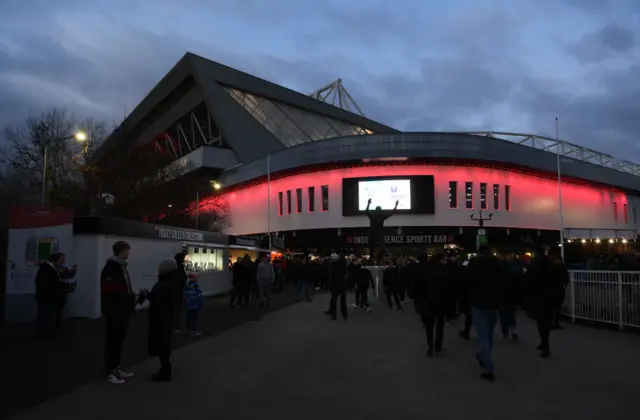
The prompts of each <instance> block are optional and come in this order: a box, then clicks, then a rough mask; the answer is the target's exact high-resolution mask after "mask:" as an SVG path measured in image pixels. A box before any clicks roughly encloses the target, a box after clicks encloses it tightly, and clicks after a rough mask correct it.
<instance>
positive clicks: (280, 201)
mask: <svg viewBox="0 0 640 420" xmlns="http://www.w3.org/2000/svg"><path fill="white" fill-rule="evenodd" d="M283 198H284V197H283V196H282V191H280V192H279V193H278V216H282V213H283V210H284V203H283V201H284V200H283Z"/></svg>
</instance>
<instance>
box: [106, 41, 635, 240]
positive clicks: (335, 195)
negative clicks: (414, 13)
mask: <svg viewBox="0 0 640 420" xmlns="http://www.w3.org/2000/svg"><path fill="white" fill-rule="evenodd" d="M317 97H318V95H316V97H313V96H310V95H304V94H301V93H298V92H294V91H292V90H289V89H286V88H284V87H282V86H278V85H276V84H273V83H270V82H267V81H265V80H262V79H259V78H257V77H254V76H251V75H249V74H246V73H243V72H240V71H238V70H234V69H232V68H229V67H226V66H223V65H221V64H218V63H215V62H212V61H210V60H207V59H205V58H202V57H199V56H196V55H193V54H190V53H188V54H186V55H185V56H184V57H183V58H182V59H181V60H180V61H179V62H178V63H177V64H176V65H175V66H174V68H173V69H172V70H171V71H170V72H169V73H168V74H167V75H166V76H165V77H164V78H163V79H162V80H161V81H160V82H159V84H158V85H157V86H156V87H155V88H154V89H153V90H152V91H151V92H150V93H149V94H148V95H147V97H146V98H145V99H144V100H143V101H142V102H141V103H140V104H139V105H138V106H137V107H136V108H135V110H134V111H133V112H132V113H131V114H130V115H129V116H128V117H127V118H126V119H125V121H124V122H123V124H122V126H121V127H120V128H119V129H117V130H116V132H114V134H113V135H112V136H111V137H110V138H109V139H108V140H107V141H106V142H105V144H104V145H103V147H102V148H101V149H100V150H99V151H98V153H97V154H96V156H95V157H94V160H95V162H96V163H98V164H104V163H105V162H108V161H109V159H113V158H117V155H118V153H119V151H121V150H122V149H123V148H130V147H131V148H138V147H153V148H154V149H155V150H156V151H157V152H158V153H170V154H172V155H173V156H174V157H175V165H178V166H179V167H181V168H183V169H184V171H183V177H184V182H186V183H191V182H193V183H197V182H202V181H203V180H205V181H215V182H216V183H219V184H220V185H221V186H222V188H221V189H220V190H219V191H216V192H213V191H212V192H211V194H210V195H209V196H207V195H205V194H203V195H202V196H201V197H200V198H199V200H198V207H199V209H200V208H201V209H205V208H206V207H207V203H208V201H216V202H220V201H222V202H224V203H225V204H226V208H227V211H228V213H229V218H230V225H229V227H228V233H229V234H231V235H242V236H253V235H264V234H266V233H268V232H270V233H273V232H277V233H278V234H279V235H281V236H283V237H284V238H285V243H286V244H287V247H288V248H291V249H305V250H307V249H329V248H331V249H337V248H358V247H359V246H364V245H366V232H367V226H368V219H367V217H366V213H365V211H364V210H365V207H366V202H367V198H372V201H373V205H374V206H377V205H380V206H381V207H384V208H391V207H393V205H394V204H395V202H396V201H399V202H400V205H399V209H398V211H397V213H396V214H395V215H394V216H393V218H391V219H389V220H388V221H387V227H386V228H385V229H387V231H386V232H385V236H386V241H387V243H388V244H389V245H390V246H391V245H402V246H404V247H409V248H424V247H432V246H442V245H446V244H451V243H458V244H464V245H469V244H471V243H472V242H474V241H475V240H476V235H477V233H478V227H479V226H478V225H479V222H478V220H477V219H478V218H481V219H488V220H486V221H484V226H483V229H484V230H485V233H486V234H487V235H488V237H489V238H490V241H491V242H492V243H500V244H503V245H517V244H526V243H531V242H544V243H547V244H551V243H556V244H557V243H558V241H559V237H560V235H559V232H560V229H561V226H562V227H563V229H564V230H563V231H564V234H565V235H564V236H565V238H566V239H567V241H571V242H572V243H578V244H582V246H584V245H589V244H592V245H593V246H600V245H599V244H602V245H606V244H609V245H610V246H611V245H613V244H616V245H623V244H624V245H625V246H626V244H630V243H631V242H632V241H634V240H635V239H636V238H637V235H638V231H639V230H640V166H639V165H637V164H634V163H632V162H627V161H622V160H618V159H614V158H613V157H612V156H609V155H606V154H603V153H599V152H597V151H594V150H591V149H588V148H584V147H581V146H577V145H575V144H571V143H567V142H562V141H555V140H553V139H549V138H544V137H540V136H535V135H529V134H518V133H445V132H400V131H398V130H395V129H393V128H391V127H388V126H386V125H384V124H380V123H378V122H375V121H372V120H370V119H368V118H365V117H364V116H362V115H359V114H357V113H354V112H350V111H349V110H346V109H342V108H340V107H339V106H334V105H332V104H329V103H326V102H323V101H320V100H318V99H316V98H317ZM349 99H350V97H349ZM558 169H559V170H558ZM559 173H560V174H561V178H562V180H561V182H560V183H559V182H558V174H559ZM559 185H560V186H561V197H562V199H561V200H560V199H559V196H560V194H559ZM560 203H561V207H562V211H561V210H560Z"/></svg>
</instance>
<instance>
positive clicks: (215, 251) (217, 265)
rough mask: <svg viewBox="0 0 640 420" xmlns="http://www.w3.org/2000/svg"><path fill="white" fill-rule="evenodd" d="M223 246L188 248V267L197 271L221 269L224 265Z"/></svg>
mask: <svg viewBox="0 0 640 420" xmlns="http://www.w3.org/2000/svg"><path fill="white" fill-rule="evenodd" d="M223 251H224V250H223V249H222V248H197V247H196V248H192V247H188V248H187V255H188V257H189V258H188V263H187V269H188V270H190V271H194V272H196V273H201V272H203V271H221V270H223V269H224V268H225V267H224V261H223V259H224V252H223Z"/></svg>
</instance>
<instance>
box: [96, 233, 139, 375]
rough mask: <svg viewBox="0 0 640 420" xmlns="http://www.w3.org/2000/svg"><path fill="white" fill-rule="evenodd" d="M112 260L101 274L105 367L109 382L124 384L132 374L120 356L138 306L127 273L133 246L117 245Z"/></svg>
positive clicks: (116, 243) (109, 260) (108, 261)
mask: <svg viewBox="0 0 640 420" xmlns="http://www.w3.org/2000/svg"><path fill="white" fill-rule="evenodd" d="M112 249H113V256H112V257H110V258H109V259H108V260H107V262H106V264H105V265H104V268H103V269H102V272H101V273H100V287H101V292H102V293H101V300H102V316H103V317H104V319H105V321H106V336H105V344H104V363H105V367H106V368H107V372H108V377H107V382H109V383H111V384H115V385H119V384H123V383H124V382H125V379H128V378H131V377H133V374H132V373H127V372H124V371H122V370H121V369H120V353H121V352H122V345H123V343H124V339H125V337H126V335H127V329H128V327H129V320H130V318H131V314H132V313H133V311H134V309H135V305H136V296H135V294H134V293H133V289H132V288H131V279H130V278H129V272H128V271H127V259H128V258H129V251H130V250H131V246H130V245H129V244H128V243H126V242H124V241H118V242H115V243H114V244H113V247H112Z"/></svg>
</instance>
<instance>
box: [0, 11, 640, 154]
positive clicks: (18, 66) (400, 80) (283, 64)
mask: <svg viewBox="0 0 640 420" xmlns="http://www.w3.org/2000/svg"><path fill="white" fill-rule="evenodd" d="M639 36H640V1H638V0H535V1H534V0H448V1H438V2H434V1H427V0H397V1H393V2H392V1H388V0H349V1H345V0H90V1H87V0H78V1H76V0H55V1H53V0H0V126H7V125H14V124H17V123H19V122H20V121H23V120H24V119H25V117H27V116H28V115H30V114H32V115H33V114H37V113H39V112H42V111H43V110H47V109H50V108H51V107H62V108H65V109H66V110H67V111H68V112H69V113H72V114H74V115H76V116H78V117H80V118H84V117H94V118H98V119H102V120H106V121H108V122H116V121H120V120H122V118H123V116H124V115H125V114H126V113H128V112H131V110H132V109H133V108H134V107H135V106H136V105H137V104H138V103H139V102H140V100H141V99H142V98H143V97H144V96H145V95H146V94H147V93H148V92H149V90H150V89H151V88H152V87H153V86H154V85H155V84H156V83H157V82H158V81H159V80H160V79H161V78H162V76H164V74H165V73H166V72H167V71H168V70H169V69H170V68H171V67H172V66H173V65H174V64H175V63H176V62H177V61H178V60H179V59H180V57H182V56H183V55H184V54H185V53H186V52H187V51H189V52H193V53H195V54H199V55H202V56H204V57H207V58H209V59H211V60H214V61H218V62H220V63H223V64H226V65H228V66H231V67H234V68H237V69H240V70H243V71H246V72H248V73H251V74H254V75H256V76H258V77H262V78H264V79H267V80H269V81H272V82H275V83H278V84H281V85H284V86H286V87H289V88H291V89H294V90H298V91H300V92H304V93H310V92H312V91H314V90H316V89H317V88H319V87H321V86H323V85H325V84H327V83H329V82H331V81H333V80H335V79H337V78H341V79H342V80H343V83H344V85H345V87H346V88H347V90H348V91H349V93H350V94H351V95H352V96H353V97H354V98H355V100H356V101H357V102H358V104H359V105H360V107H361V108H362V110H363V111H364V113H365V114H366V116H367V117H370V118H372V119H374V120H377V121H380V122H382V123H385V124H387V125H390V126H392V127H394V128H397V129H400V130H411V131H460V130H465V131H476V130H477V131H483V130H492V131H509V132H518V133H533V134H539V135H548V136H555V118H556V117H557V118H558V119H559V131H560V138H562V139H563V140H566V141H570V142H573V143H577V144H579V145H583V146H587V147H592V148H595V149H597V150H600V151H603V152H606V153H611V154H613V155H615V156H619V157H622V158H626V159H629V160H633V161H636V162H640V142H639V141H638V133H640V60H639V58H640V48H639V44H638V42H639V40H640V38H639Z"/></svg>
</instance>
